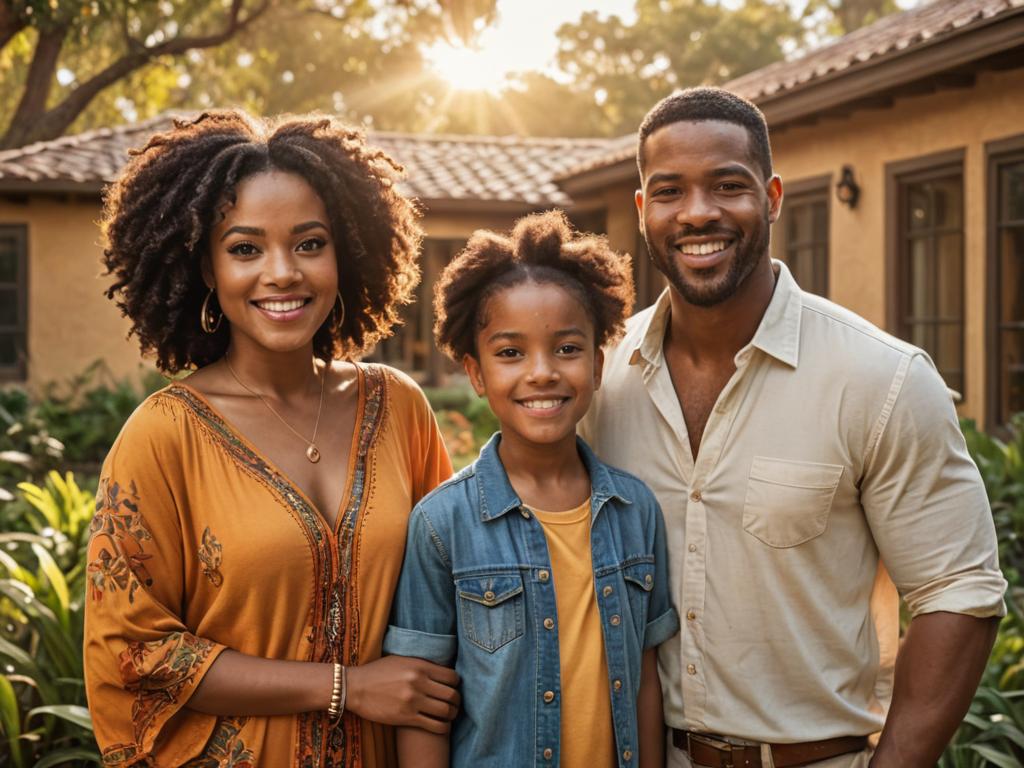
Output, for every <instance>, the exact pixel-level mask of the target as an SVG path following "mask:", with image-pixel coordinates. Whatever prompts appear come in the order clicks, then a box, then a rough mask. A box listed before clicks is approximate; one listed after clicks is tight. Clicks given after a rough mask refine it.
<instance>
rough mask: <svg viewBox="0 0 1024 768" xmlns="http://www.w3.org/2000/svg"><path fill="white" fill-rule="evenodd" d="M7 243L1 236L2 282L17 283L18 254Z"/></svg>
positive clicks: (0, 260)
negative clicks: (7, 246)
mask: <svg viewBox="0 0 1024 768" xmlns="http://www.w3.org/2000/svg"><path fill="white" fill-rule="evenodd" d="M5 245H6V243H4V241H3V239H2V238H0V283H15V282H17V281H18V254H17V252H15V251H14V249H13V248H5V247H4V246H5Z"/></svg>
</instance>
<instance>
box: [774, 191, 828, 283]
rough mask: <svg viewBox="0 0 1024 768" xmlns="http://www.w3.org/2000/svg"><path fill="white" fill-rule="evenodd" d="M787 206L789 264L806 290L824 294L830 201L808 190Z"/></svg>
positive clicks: (795, 276) (785, 250)
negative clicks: (809, 192)
mask: <svg viewBox="0 0 1024 768" xmlns="http://www.w3.org/2000/svg"><path fill="white" fill-rule="evenodd" d="M826 194H827V193H826ZM784 210H785V213H784V214H783V217H784V221H785V238H786V239H785V246H784V253H783V256H784V259H785V261H786V264H787V265H788V266H789V270H790V272H792V273H793V278H794V279H795V280H796V282H797V284H798V285H799V286H800V287H801V288H802V289H803V290H805V291H809V292H811V293H817V294H819V295H822V296H824V295H825V293H826V290H827V285H828V202H827V201H826V200H824V199H822V197H821V195H820V194H818V193H815V194H814V195H811V194H804V195H799V196H797V197H795V198H793V200H791V201H789V202H787V205H786V208H785V209H784Z"/></svg>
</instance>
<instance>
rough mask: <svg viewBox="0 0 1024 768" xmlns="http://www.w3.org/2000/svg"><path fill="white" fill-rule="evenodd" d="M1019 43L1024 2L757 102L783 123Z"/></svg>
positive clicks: (773, 121) (1023, 39) (774, 124)
mask: <svg viewBox="0 0 1024 768" xmlns="http://www.w3.org/2000/svg"><path fill="white" fill-rule="evenodd" d="M1017 48H1020V49H1022V50H1024V7H1021V8H1018V9H1014V10H1013V11H1010V12H1008V13H1006V14H1002V15H1000V16H998V17H995V18H993V19H991V20H990V23H988V24H978V25H976V26H973V27H971V28H970V29H967V30H963V31H962V32H960V33H959V34H954V35H951V36H943V37H939V38H937V39H936V40H934V41H932V42H930V43H927V44H919V45H916V46H913V47H911V48H910V49H908V50H905V51H901V52H899V53H896V54H891V55H888V56H881V57H879V58H877V59H869V60H868V61H866V62H864V63H862V64H860V65H856V66H853V67H849V68H847V69H844V70H840V71H838V72H834V73H831V74H829V75H825V76H823V77H820V78H816V79H815V80H813V81H812V82H810V83H807V84H806V85H803V86H798V87H795V88H791V89H787V90H786V91H783V92H781V93H779V94H778V95H758V96H755V97H754V98H753V101H754V102H755V103H756V104H757V106H758V107H760V108H761V111H762V112H764V115H765V117H766V118H767V120H768V125H769V126H770V127H771V128H781V127H783V126H785V125H787V124H789V123H793V122H796V121H798V120H803V119H806V118H809V117H814V116H816V115H820V114H821V113H822V112H825V111H827V110H830V109H836V108H840V107H843V106H844V105H847V104H851V103H853V102H857V101H860V100H862V99H866V98H870V97H872V96H877V95H881V94H884V93H886V92H890V91H893V90H896V89H898V88H900V87H901V86H906V85H909V84H911V83H914V82H917V81H920V80H923V79H924V78H927V77H929V76H933V75H937V74H940V73H942V72H948V71H950V70H953V69H956V68H958V67H962V66H964V65H966V64H970V63H971V62H975V61H979V60H981V59H985V58H987V57H989V56H995V55H997V54H1000V53H1006V52H1007V51H1012V50H1014V49H1017Z"/></svg>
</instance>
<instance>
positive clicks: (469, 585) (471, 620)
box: [455, 573, 525, 653]
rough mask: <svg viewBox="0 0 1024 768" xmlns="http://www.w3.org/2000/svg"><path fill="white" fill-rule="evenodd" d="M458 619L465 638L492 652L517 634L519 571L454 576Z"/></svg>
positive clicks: (520, 631)
mask: <svg viewBox="0 0 1024 768" xmlns="http://www.w3.org/2000/svg"><path fill="white" fill-rule="evenodd" d="M455 590H456V592H457V593H458V596H459V601H458V602H459V609H458V610H459V621H460V623H461V625H462V631H463V633H464V634H465V637H466V639H468V640H469V641H470V642H471V643H473V644H474V645H476V646H477V647H479V648H481V649H483V650H484V651H487V652H488V653H494V652H495V651H497V650H498V649H499V648H502V647H503V646H506V645H508V644H509V643H511V642H512V641H513V640H516V639H517V638H519V637H521V636H522V634H523V628H524V618H523V614H524V607H523V601H524V599H525V598H524V596H523V579H522V576H520V575H519V574H508V573H503V574H490V575H482V576H480V575H478V576H467V577H462V578H458V579H456V580H455Z"/></svg>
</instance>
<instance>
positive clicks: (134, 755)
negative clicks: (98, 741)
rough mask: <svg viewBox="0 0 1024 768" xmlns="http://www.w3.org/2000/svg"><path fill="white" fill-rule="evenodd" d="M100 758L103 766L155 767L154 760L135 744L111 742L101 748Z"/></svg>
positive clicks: (110, 767)
mask: <svg viewBox="0 0 1024 768" xmlns="http://www.w3.org/2000/svg"><path fill="white" fill-rule="evenodd" d="M100 760H101V761H102V762H103V765H104V766H105V768H155V767H156V762H155V761H154V760H153V756H152V755H150V754H149V753H148V752H143V751H142V750H141V749H140V748H139V746H138V745H137V744H112V745H110V746H109V747H107V748H106V749H104V750H103V754H102V755H100Z"/></svg>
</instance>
